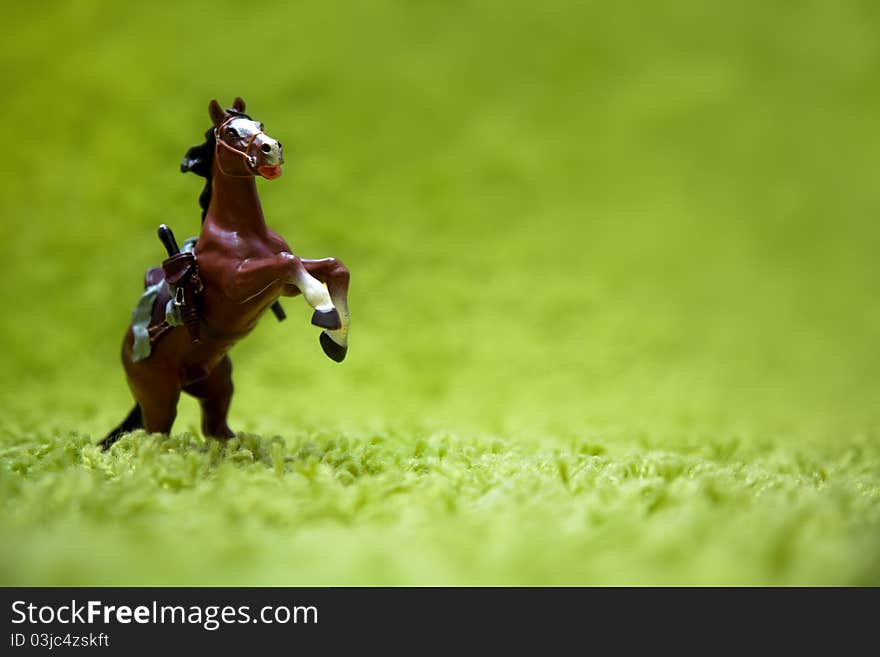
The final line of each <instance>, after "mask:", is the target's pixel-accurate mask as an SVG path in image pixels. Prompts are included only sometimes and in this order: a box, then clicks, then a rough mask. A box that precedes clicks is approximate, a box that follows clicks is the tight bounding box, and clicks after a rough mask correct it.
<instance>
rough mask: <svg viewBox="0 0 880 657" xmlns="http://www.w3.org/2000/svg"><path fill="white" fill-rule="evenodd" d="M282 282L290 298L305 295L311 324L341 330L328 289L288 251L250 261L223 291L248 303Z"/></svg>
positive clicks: (238, 300)
mask: <svg viewBox="0 0 880 657" xmlns="http://www.w3.org/2000/svg"><path fill="white" fill-rule="evenodd" d="M279 281H280V282H282V283H283V284H284V285H285V288H286V289H287V290H288V291H287V294H288V296H290V295H291V294H292V293H294V292H293V290H295V293H302V295H303V296H304V297H305V299H306V301H307V302H308V304H309V305H310V306H311V307H312V308H314V309H315V312H314V313H313V315H312V324H314V325H315V326H319V327H321V328H323V329H329V330H335V329H339V328H341V326H342V321H341V320H340V317H339V312H338V311H337V310H336V308H335V307H334V305H333V301H332V300H331V299H330V293H329V292H328V290H327V287H326V286H325V285H324V284H323V283H322V282H321V281H319V280H318V279H316V278H315V277H314V276H312V275H311V274H309V272H308V271H306V268H305V267H304V266H303V262H302V260H301V259H300V258H299V257H297V256H295V255H293V254H292V253H290V252H289V251H282V252H281V253H278V254H274V255H271V256H268V257H263V258H248V259H247V260H245V261H243V262H242V263H241V264H239V266H238V267H237V268H236V269H235V270H233V271H231V272H230V273H229V274H228V276H227V279H226V280H225V281H224V286H223V288H224V292H225V293H226V296H227V297H229V298H230V299H232V300H233V301H235V302H236V303H245V302H247V301H250V300H251V299H253V298H254V297H256V296H258V295H260V294H262V293H263V292H265V291H266V290H267V289H268V288H269V287H270V286H272V285H274V284H276V283H278V282H279ZM290 288H293V290H290Z"/></svg>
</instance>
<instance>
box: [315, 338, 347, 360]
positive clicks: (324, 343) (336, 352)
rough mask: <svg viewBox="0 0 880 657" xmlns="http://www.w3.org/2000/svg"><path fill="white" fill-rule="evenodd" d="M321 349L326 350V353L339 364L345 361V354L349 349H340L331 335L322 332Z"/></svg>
mask: <svg viewBox="0 0 880 657" xmlns="http://www.w3.org/2000/svg"><path fill="white" fill-rule="evenodd" d="M321 348H322V349H323V350H324V353H325V354H327V355H328V356H329V357H330V359H331V360H335V361H336V362H337V363H341V362H342V361H344V360H345V354H347V353H348V347H340V346H339V345H338V344H336V343H335V342H333V338H331V337H330V336H329V335H327V334H326V333H324V332H323V331H321Z"/></svg>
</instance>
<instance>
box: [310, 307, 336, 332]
mask: <svg viewBox="0 0 880 657" xmlns="http://www.w3.org/2000/svg"><path fill="white" fill-rule="evenodd" d="M312 324H314V325H315V326H320V327H321V328H324V329H330V330H331V331H333V330H336V329H338V328H342V320H341V319H339V311H338V310H336V308H333V309H331V310H323V311H322V310H316V311H315V312H314V313H312Z"/></svg>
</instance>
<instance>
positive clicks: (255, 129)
mask: <svg viewBox="0 0 880 657" xmlns="http://www.w3.org/2000/svg"><path fill="white" fill-rule="evenodd" d="M230 130H232V131H233V132H234V133H235V134H234V135H233V134H232V133H230V132H229V131H230ZM226 133H227V134H225V135H223V139H225V140H226V141H227V143H228V144H229V145H230V146H235V147H236V148H238V149H240V150H244V149H245V148H246V147H247V145H248V144H250V143H251V140H253V141H254V142H257V143H256V144H255V146H256V148H257V150H258V151H259V152H255V151H254V150H253V149H252V150H251V152H250V154H251V155H256V156H257V157H259V158H260V159H261V160H262V163H263V164H267V165H269V166H274V165H276V164H280V163H281V161H282V160H281V144H279V143H278V141H277V140H275V139H272V137H270V136H269V135H267V134H266V133H265V132H263V124H262V123H260V122H258V121H251V120H250V119H244V118H237V119H232V121H230V122H229V124H228V125H227V126H226ZM255 135H259V136H258V137H256V139H254V136H255ZM264 144H266V145H268V146H269V149H268V150H261V146H262V145H264Z"/></svg>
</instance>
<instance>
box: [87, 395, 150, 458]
mask: <svg viewBox="0 0 880 657" xmlns="http://www.w3.org/2000/svg"><path fill="white" fill-rule="evenodd" d="M143 428H144V417H143V415H141V407H140V406H138V405H137V404H135V405H134V408H133V409H131V412H130V413H129V414H128V417H126V418H125V419H124V420H123V421H122V424H120V425H119V426H118V427H116V428H115V429H113V431H111V432H110V433H108V434H107V437H106V438H104V440H102V441H101V442H100V443H98V444H99V445H100V446H101V449H103V450H104V451H105V452H106V451H107V450H108V449H110V448H111V447H112V446H113V443H115V442H116V441H117V440H119V439H120V438H121V437H122V436H123V434H126V433H128V432H129V431H134V430H135V429H143Z"/></svg>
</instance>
